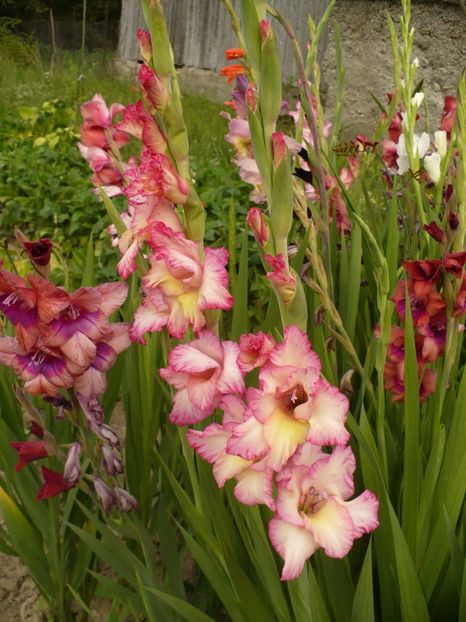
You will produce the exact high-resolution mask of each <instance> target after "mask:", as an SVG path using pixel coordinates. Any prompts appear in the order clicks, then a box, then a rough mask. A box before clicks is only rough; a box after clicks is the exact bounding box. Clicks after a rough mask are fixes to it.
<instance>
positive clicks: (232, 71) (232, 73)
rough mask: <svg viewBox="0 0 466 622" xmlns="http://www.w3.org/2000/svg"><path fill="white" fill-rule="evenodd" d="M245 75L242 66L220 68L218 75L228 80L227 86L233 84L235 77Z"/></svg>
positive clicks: (244, 69)
mask: <svg viewBox="0 0 466 622" xmlns="http://www.w3.org/2000/svg"><path fill="white" fill-rule="evenodd" d="M245 73H246V68H245V67H243V65H228V67H222V69H220V74H221V75H222V76H225V77H226V78H227V80H228V84H230V82H233V80H234V79H235V78H236V76H240V75H242V74H245Z"/></svg>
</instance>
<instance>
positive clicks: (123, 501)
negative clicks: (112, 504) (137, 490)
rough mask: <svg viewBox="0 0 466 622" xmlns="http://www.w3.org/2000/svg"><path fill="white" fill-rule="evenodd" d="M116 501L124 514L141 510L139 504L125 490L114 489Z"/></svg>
mask: <svg viewBox="0 0 466 622" xmlns="http://www.w3.org/2000/svg"><path fill="white" fill-rule="evenodd" d="M114 494H115V501H116V504H117V506H118V508H119V509H120V510H121V511H122V512H131V510H139V503H138V502H137V501H136V499H135V498H134V497H133V495H130V494H129V492H127V491H126V490H123V488H118V487H115V488H114Z"/></svg>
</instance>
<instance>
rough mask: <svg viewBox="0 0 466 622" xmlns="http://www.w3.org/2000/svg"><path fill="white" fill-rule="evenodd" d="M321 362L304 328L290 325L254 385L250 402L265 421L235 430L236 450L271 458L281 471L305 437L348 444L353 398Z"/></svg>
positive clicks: (316, 441)
mask: <svg viewBox="0 0 466 622" xmlns="http://www.w3.org/2000/svg"><path fill="white" fill-rule="evenodd" d="M320 371H321V363H320V359H319V357H318V356H317V354H316V353H315V352H313V350H312V349H311V344H310V342H309V339H308V337H307V335H306V334H305V333H303V332H302V331H301V330H300V329H299V328H298V327H297V326H289V327H288V328H286V329H285V338H284V340H283V342H282V343H280V344H278V345H276V346H275V347H274V348H273V349H272V350H270V352H269V353H268V357H267V362H266V363H265V364H264V365H263V367H262V368H261V369H260V371H259V388H258V389H256V388H249V389H248V391H247V394H246V396H247V403H248V407H249V409H250V412H251V413H252V415H253V416H254V417H255V419H256V420H257V421H258V422H259V423H260V424H261V426H255V427H254V429H249V428H248V426H246V425H245V424H243V426H242V427H237V428H236V429H235V430H234V431H233V437H235V439H236V440H235V452H236V453H237V454H238V455H240V456H242V457H244V458H246V459H259V458H266V463H267V466H269V467H270V468H272V469H273V470H274V471H277V472H278V471H280V470H281V469H282V468H283V467H284V465H285V464H286V462H287V461H288V460H289V459H290V458H291V457H292V456H293V454H294V453H295V452H296V451H297V449H298V448H299V447H300V446H301V445H303V444H304V443H306V442H308V441H309V442H311V443H313V444H315V445H346V443H347V442H348V440H349V433H348V431H347V430H346V428H345V421H346V415H347V412H348V400H347V398H346V397H345V396H344V395H343V394H342V393H340V391H339V390H338V389H337V388H336V387H333V386H331V385H330V384H329V383H328V382H327V381H326V380H325V379H324V378H322V377H321V375H320Z"/></svg>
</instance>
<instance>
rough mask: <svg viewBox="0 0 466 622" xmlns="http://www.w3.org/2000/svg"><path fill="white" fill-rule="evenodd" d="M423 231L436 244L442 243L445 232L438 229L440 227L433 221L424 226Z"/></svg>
mask: <svg viewBox="0 0 466 622" xmlns="http://www.w3.org/2000/svg"><path fill="white" fill-rule="evenodd" d="M424 229H425V230H426V231H427V233H428V234H429V235H430V236H431V237H432V238H434V240H436V241H437V242H443V240H444V239H445V232H444V231H443V230H442V229H440V227H439V226H438V224H437V223H436V222H435V220H433V221H432V222H431V223H430V224H428V225H424Z"/></svg>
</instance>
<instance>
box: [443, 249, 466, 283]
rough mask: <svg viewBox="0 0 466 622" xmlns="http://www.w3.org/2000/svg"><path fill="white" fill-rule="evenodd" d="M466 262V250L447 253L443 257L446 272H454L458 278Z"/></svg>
mask: <svg viewBox="0 0 466 622" xmlns="http://www.w3.org/2000/svg"><path fill="white" fill-rule="evenodd" d="M465 263H466V251H461V252H459V253H447V254H446V255H445V257H444V258H443V265H444V268H445V272H448V273H450V274H453V276H454V277H455V278H456V279H459V278H460V277H461V275H462V273H463V268H464V265H465Z"/></svg>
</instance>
